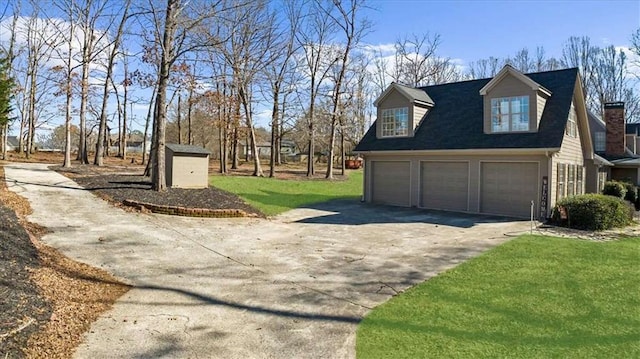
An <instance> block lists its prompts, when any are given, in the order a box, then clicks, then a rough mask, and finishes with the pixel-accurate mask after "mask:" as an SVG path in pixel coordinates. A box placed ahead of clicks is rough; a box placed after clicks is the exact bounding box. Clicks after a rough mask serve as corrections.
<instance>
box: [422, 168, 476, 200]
mask: <svg viewBox="0 0 640 359" xmlns="http://www.w3.org/2000/svg"><path fill="white" fill-rule="evenodd" d="M420 183H421V202H420V203H421V205H422V207H424V208H434V209H444V210H450V211H467V210H469V208H468V206H469V163H468V162H422V164H421V166H420Z"/></svg>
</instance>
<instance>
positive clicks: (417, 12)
mask: <svg viewBox="0 0 640 359" xmlns="http://www.w3.org/2000/svg"><path fill="white" fill-rule="evenodd" d="M3 1H6V0H0V4H3ZM366 1H367V6H368V8H367V9H366V11H365V12H364V14H363V15H364V16H366V17H367V18H368V20H369V21H370V22H371V23H372V28H371V29H370V32H369V33H368V35H367V36H366V37H365V39H364V40H363V43H364V44H368V45H373V47H375V46H376V45H382V46H383V47H384V45H387V46H386V49H389V45H391V44H393V43H394V42H395V40H396V39H397V38H398V37H399V36H402V35H409V34H411V33H415V34H418V35H420V34H424V33H427V32H428V33H431V34H436V33H437V34H440V36H441V41H442V43H441V45H440V47H439V49H438V53H437V55H438V56H442V57H449V58H452V59H455V60H457V61H456V63H457V64H458V65H460V66H462V67H465V66H466V65H468V64H469V63H471V62H473V61H477V60H480V59H484V58H488V57H490V56H493V57H497V58H505V57H508V56H513V55H514V54H515V53H516V51H518V50H520V49H522V48H524V47H527V48H528V49H529V50H530V52H531V53H532V54H533V53H534V52H535V49H536V47H537V46H542V47H544V49H545V50H546V55H547V57H557V58H560V57H561V55H562V46H563V44H564V43H565V42H566V41H567V39H568V38H569V37H570V36H588V37H590V38H591V42H592V44H593V45H597V46H608V45H614V46H616V47H628V46H629V45H630V39H631V35H632V34H633V33H634V32H635V30H636V29H638V28H640V0H625V1H593V0H591V1H550V0H539V1H517V0H516V1H481V0H479V1H419V0H366ZM25 5H26V4H25ZM1 6H2V5H0V7H1ZM50 10H52V11H55V9H50ZM23 13H24V14H28V13H29V12H28V11H26V10H24V9H23ZM387 55H389V53H387V54H385V56H387ZM635 70H637V71H640V68H638V67H636V68H635ZM634 72H635V71H634ZM638 74H639V75H640V72H638ZM255 110H256V116H255V120H256V122H257V124H258V125H261V126H266V124H267V123H268V118H269V116H270V106H256V108H255ZM133 112H134V115H135V121H136V122H137V123H134V124H133V126H132V127H134V128H136V129H142V123H143V119H144V118H145V116H146V105H144V104H139V105H136V106H134V109H133Z"/></svg>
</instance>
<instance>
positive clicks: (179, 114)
mask: <svg viewBox="0 0 640 359" xmlns="http://www.w3.org/2000/svg"><path fill="white" fill-rule="evenodd" d="M177 120H178V144H179V145H181V144H182V124H181V120H182V95H178V114H177Z"/></svg>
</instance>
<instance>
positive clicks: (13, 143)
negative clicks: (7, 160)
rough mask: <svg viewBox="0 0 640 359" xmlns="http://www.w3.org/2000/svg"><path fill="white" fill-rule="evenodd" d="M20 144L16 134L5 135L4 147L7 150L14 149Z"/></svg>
mask: <svg viewBox="0 0 640 359" xmlns="http://www.w3.org/2000/svg"><path fill="white" fill-rule="evenodd" d="M18 146H20V141H19V140H18V136H7V143H6V148H7V151H15V150H17V149H18Z"/></svg>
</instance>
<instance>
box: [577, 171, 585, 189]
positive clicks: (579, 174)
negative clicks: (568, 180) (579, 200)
mask: <svg viewBox="0 0 640 359" xmlns="http://www.w3.org/2000/svg"><path fill="white" fill-rule="evenodd" d="M583 179H584V167H582V166H576V194H584V191H583V190H582V181H583Z"/></svg>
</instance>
